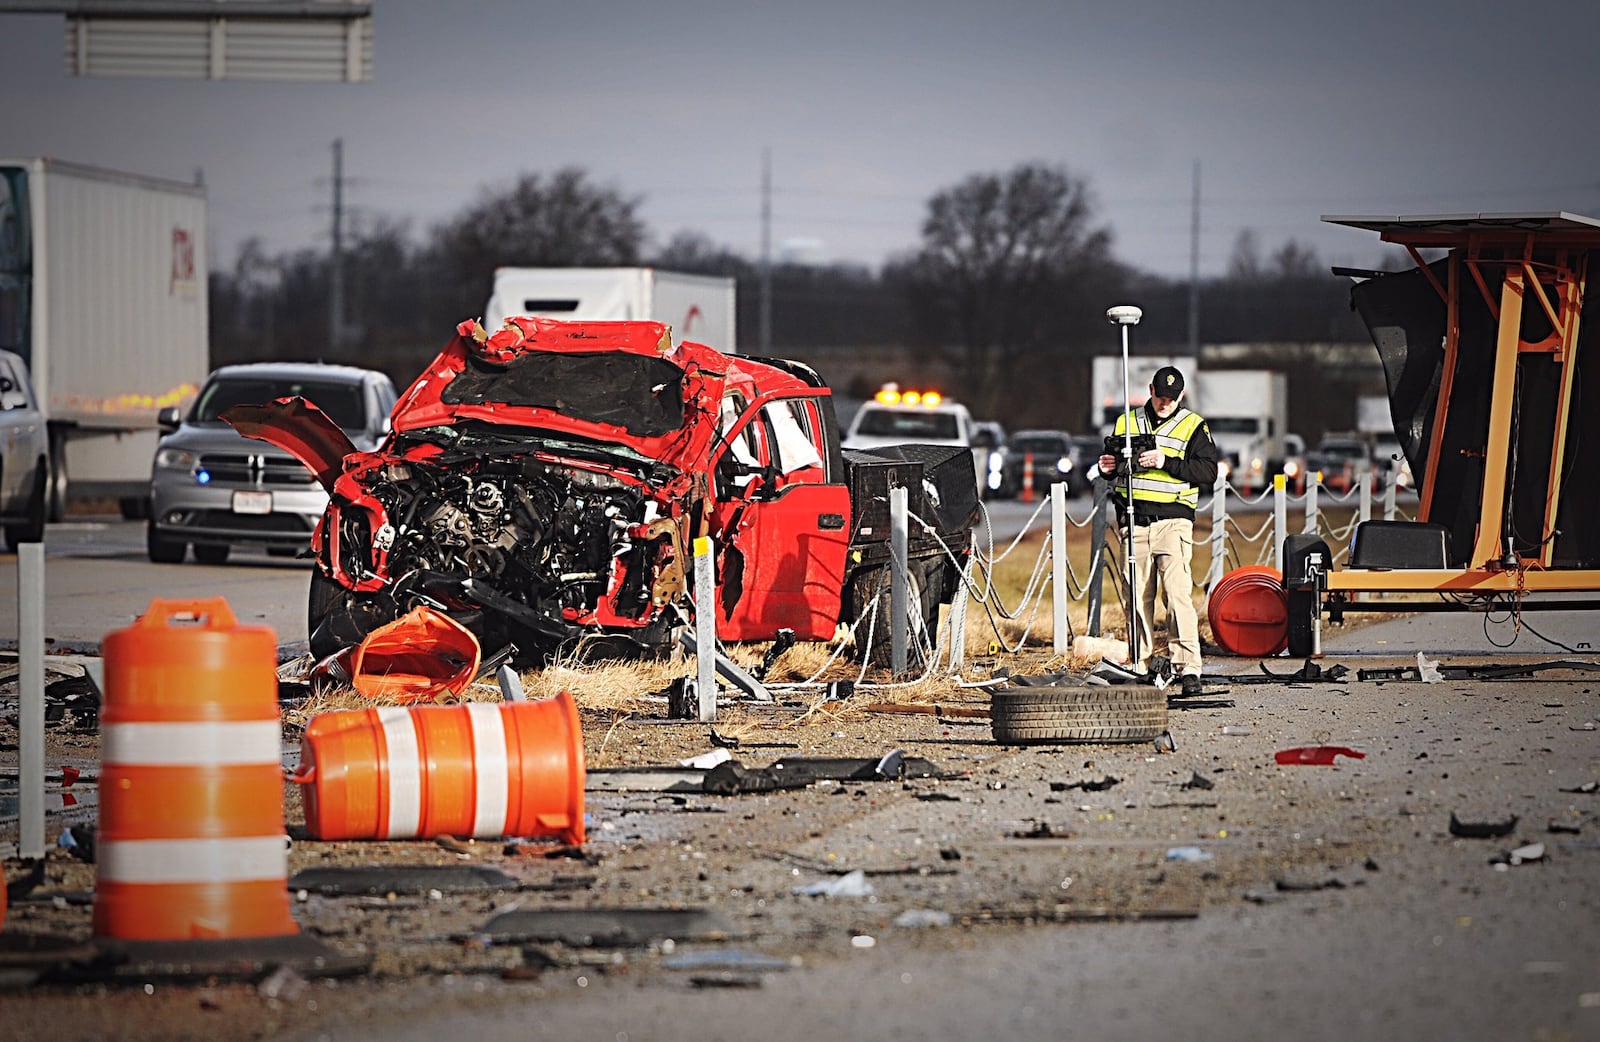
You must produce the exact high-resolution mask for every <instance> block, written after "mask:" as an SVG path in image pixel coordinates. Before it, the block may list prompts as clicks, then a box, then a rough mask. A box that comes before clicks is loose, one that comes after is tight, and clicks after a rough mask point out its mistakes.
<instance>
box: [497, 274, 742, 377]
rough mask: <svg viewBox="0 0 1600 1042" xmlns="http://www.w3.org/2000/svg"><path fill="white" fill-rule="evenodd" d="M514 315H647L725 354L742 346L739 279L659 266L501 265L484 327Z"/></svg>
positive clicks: (676, 335)
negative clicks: (737, 306)
mask: <svg viewBox="0 0 1600 1042" xmlns="http://www.w3.org/2000/svg"><path fill="white" fill-rule="evenodd" d="M511 315H533V316H538V317H542V318H561V319H572V320H605V319H623V320H636V319H648V320H651V321H654V322H665V323H666V324H667V325H669V326H671V327H672V342H673V343H674V344H679V343H682V342H683V341H685V340H692V341H694V342H695V343H697V344H705V345H706V346H707V347H714V348H716V349H717V350H719V351H721V352H722V353H724V354H730V355H731V354H736V353H738V350H739V343H738V323H737V313H736V311H735V288H734V280H733V279H731V278H724V277H721V276H716V275H687V274H684V273H682V272H676V271H661V270H660V269H658V268H509V267H508V268H496V269H495V273H494V291H493V293H492V294H491V295H490V297H489V302H488V303H487V304H485V305H484V309H483V325H484V328H485V329H488V330H491V331H493V330H495V329H498V328H499V327H500V326H501V325H502V324H503V323H504V322H505V320H506V318H507V317H509V316H511Z"/></svg>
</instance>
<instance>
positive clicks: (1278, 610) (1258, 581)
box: [1206, 564, 1289, 658]
mask: <svg viewBox="0 0 1600 1042" xmlns="http://www.w3.org/2000/svg"><path fill="white" fill-rule="evenodd" d="M1206 618H1207V619H1209V620H1210V622H1211V636H1212V639H1213V640H1215V641H1216V642H1217V645H1218V646H1219V647H1221V648H1222V649H1223V650H1224V651H1228V652H1231V653H1232V654H1235V655H1246V656H1250V657H1252V658H1262V657H1264V656H1267V655H1276V654H1278V652H1280V651H1282V650H1283V649H1284V648H1286V647H1288V646H1289V607H1288V603H1287V602H1286V601H1285V599H1284V593H1283V575H1282V573H1280V572H1279V571H1278V570H1277V569H1276V568H1268V567H1266V566H1265V565H1258V564H1252V565H1247V566H1245V567H1243V568H1235V569H1234V570H1233V571H1231V572H1229V573H1228V574H1227V575H1224V576H1223V577H1222V579H1221V580H1219V581H1218V583H1217V585H1216V586H1214V587H1212V590H1211V595H1210V597H1209V598H1207V601H1206Z"/></svg>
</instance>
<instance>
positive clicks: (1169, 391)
mask: <svg viewBox="0 0 1600 1042" xmlns="http://www.w3.org/2000/svg"><path fill="white" fill-rule="evenodd" d="M1182 402H1183V374H1182V373H1180V372H1179V371H1178V370H1177V369H1175V368H1174V367H1172V366H1170V365H1168V366H1162V367H1161V368H1160V369H1158V370H1156V375H1155V377H1154V378H1153V379H1152V380H1151V381H1150V399H1149V401H1147V402H1146V403H1145V405H1144V408H1142V409H1136V410H1133V411H1130V412H1125V413H1123V414H1122V415H1121V416H1118V417H1117V429H1116V437H1117V439H1118V440H1119V441H1120V440H1121V439H1122V438H1123V437H1124V436H1125V435H1126V434H1127V433H1128V429H1129V428H1128V424H1129V422H1130V420H1131V422H1132V424H1133V433H1134V434H1135V435H1140V434H1144V435H1154V437H1155V443H1156V447H1155V448H1153V449H1145V450H1144V451H1142V452H1137V457H1136V458H1135V459H1134V461H1133V482H1132V483H1133V516H1132V522H1133V525H1134V530H1133V555H1134V562H1135V563H1134V568H1135V572H1134V574H1135V576H1136V581H1137V584H1138V586H1139V593H1138V603H1139V618H1140V627H1139V632H1140V640H1139V651H1140V654H1141V657H1143V656H1147V655H1149V653H1150V644H1151V641H1150V637H1149V634H1150V622H1151V620H1152V619H1153V618H1154V617H1155V607H1156V583H1157V581H1158V580H1159V581H1160V583H1161V595H1162V601H1163V603H1165V604H1166V606H1167V614H1168V615H1169V616H1170V619H1171V627H1172V629H1174V630H1176V635H1175V636H1173V637H1172V639H1171V640H1170V641H1169V642H1168V653H1169V655H1170V656H1171V658H1172V668H1173V669H1174V670H1176V671H1177V672H1178V673H1179V674H1180V676H1181V680H1180V681H1179V683H1180V684H1181V690H1182V692H1183V694H1184V695H1186V696H1189V695H1198V694H1200V671H1201V661H1200V620H1199V619H1198V618H1197V617H1196V615H1195V610H1194V579H1193V577H1192V575H1191V572H1190V566H1189V559H1190V555H1191V554H1192V552H1193V550H1194V510H1195V505H1196V504H1197V503H1198V502H1199V501H1200V489H1201V488H1210V487H1211V486H1212V485H1213V484H1214V483H1215V482H1216V480H1217V459H1218V457H1217V445H1216V442H1214V441H1212V440H1211V428H1210V426H1209V425H1208V424H1207V423H1206V421H1205V419H1204V418H1203V417H1201V416H1200V414H1199V413H1196V412H1193V411H1191V410H1189V409H1186V408H1184V407H1183V404H1182ZM1119 462H1120V460H1119V458H1118V457H1117V456H1113V455H1110V454H1107V455H1103V456H1101V457H1100V473H1101V475H1102V476H1103V477H1104V478H1106V479H1107V480H1110V479H1112V478H1113V477H1115V478H1116V479H1117V480H1116V481H1115V483H1114V484H1113V485H1112V491H1113V493H1114V494H1115V498H1114V502H1115V503H1116V505H1117V517H1118V521H1119V523H1121V524H1122V525H1123V526H1126V525H1127V524H1128V523H1129V516H1128V503H1127V495H1128V489H1127V474H1126V472H1125V471H1124V472H1122V473H1121V474H1119V473H1118V464H1119ZM1124 534H1126V527H1124ZM1136 666H1137V668H1138V669H1139V671H1140V672H1141V673H1142V672H1145V671H1146V670H1147V668H1148V666H1147V664H1146V663H1145V662H1139V663H1136Z"/></svg>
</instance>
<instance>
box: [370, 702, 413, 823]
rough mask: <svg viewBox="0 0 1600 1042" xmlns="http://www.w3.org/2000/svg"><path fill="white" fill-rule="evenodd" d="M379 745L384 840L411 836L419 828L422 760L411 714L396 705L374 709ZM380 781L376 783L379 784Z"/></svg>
mask: <svg viewBox="0 0 1600 1042" xmlns="http://www.w3.org/2000/svg"><path fill="white" fill-rule="evenodd" d="M378 720H379V722H381V723H382V724H383V744H384V748H385V750H386V751H387V752H388V755H389V772H388V774H389V777H388V785H389V820H388V821H385V822H384V823H383V835H384V836H385V837H393V838H401V839H403V838H406V837H408V836H415V835H416V834H417V830H418V829H420V828H422V757H421V755H420V753H419V752H418V751H417V725H416V723H415V722H414V721H413V720H412V719H411V711H410V710H409V709H402V708H400V707H399V706H389V707H387V708H385V709H380V710H378ZM382 783H383V780H382V779H380V780H379V784H382Z"/></svg>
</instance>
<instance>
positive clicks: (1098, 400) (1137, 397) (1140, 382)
mask: <svg viewBox="0 0 1600 1042" xmlns="http://www.w3.org/2000/svg"><path fill="white" fill-rule="evenodd" d="M1167 365H1172V366H1177V367H1178V371H1179V372H1180V373H1182V374H1183V378H1184V379H1185V380H1188V381H1190V382H1191V384H1192V382H1193V380H1194V373H1195V368H1196V367H1195V360H1194V357H1193V356H1191V355H1134V356H1130V357H1129V358H1128V396H1127V397H1126V398H1124V397H1123V389H1122V356H1121V355H1098V356H1096V357H1095V359H1094V362H1093V364H1092V365H1091V367H1090V374H1089V378H1090V382H1091V384H1092V385H1093V386H1092V387H1091V388H1090V392H1089V428H1088V429H1089V432H1090V433H1091V434H1112V433H1114V432H1115V430H1116V425H1117V416H1118V415H1119V414H1120V413H1121V412H1122V410H1123V409H1125V408H1126V407H1127V403H1128V402H1129V401H1130V400H1131V401H1132V403H1133V405H1134V407H1136V408H1137V407H1138V406H1141V405H1143V404H1144V403H1145V400H1146V399H1148V398H1149V397H1150V381H1151V380H1153V379H1155V375H1156V370H1157V369H1160V368H1161V367H1162V366H1167Z"/></svg>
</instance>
